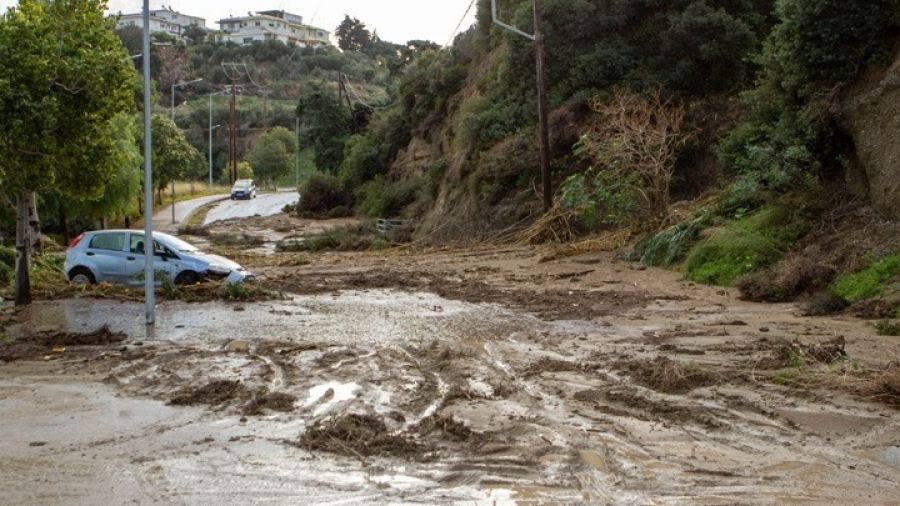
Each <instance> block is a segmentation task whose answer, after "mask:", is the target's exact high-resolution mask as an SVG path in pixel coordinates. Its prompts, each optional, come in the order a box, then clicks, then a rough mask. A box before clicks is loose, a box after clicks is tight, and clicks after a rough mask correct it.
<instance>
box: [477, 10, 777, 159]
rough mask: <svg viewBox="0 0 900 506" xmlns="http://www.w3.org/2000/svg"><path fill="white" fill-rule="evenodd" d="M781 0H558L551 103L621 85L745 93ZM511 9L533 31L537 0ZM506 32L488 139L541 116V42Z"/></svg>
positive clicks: (549, 49)
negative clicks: (537, 90)
mask: <svg viewBox="0 0 900 506" xmlns="http://www.w3.org/2000/svg"><path fill="white" fill-rule="evenodd" d="M773 3H774V1H773V0H757V1H737V2H736V1H732V0H681V1H674V2H656V1H634V0H612V1H609V2H593V1H589V0H548V1H546V2H545V3H544V6H543V14H544V24H545V27H544V31H545V37H546V74H547V82H548V83H549V85H548V93H549V98H550V102H551V105H558V104H562V103H564V102H566V101H568V100H571V99H573V98H580V97H589V96H592V95H595V94H598V93H603V92H606V91H608V90H610V89H611V88H612V87H614V86H624V87H628V88H631V89H633V90H636V91H643V90H648V89H662V90H664V91H667V92H672V93H678V94H681V95H683V96H685V97H703V96H706V95H709V94H716V93H727V92H733V91H735V90H736V89H740V88H741V87H743V86H745V85H746V84H747V83H749V80H750V79H751V78H752V71H753V69H754V65H753V63H752V56H754V55H755V54H756V52H757V51H758V48H759V41H760V40H761V39H762V38H763V37H764V36H765V34H766V32H767V30H768V26H769V23H768V18H767V15H768V13H769V12H771V10H772V5H773ZM501 11H502V12H501V13H500V15H501V17H503V18H504V19H505V20H506V22H508V23H510V24H514V25H516V26H519V27H528V29H526V30H525V31H531V30H530V27H531V26H533V22H532V17H533V14H532V2H530V1H526V0H518V1H517V2H514V3H513V5H509V3H507V7H506V8H505V9H501ZM586 20H590V21H589V22H586ZM481 35H482V36H483V34H481ZM504 36H505V40H506V43H507V46H508V51H506V53H505V56H504V59H503V62H502V64H501V65H500V68H499V69H498V71H497V72H496V76H495V81H493V82H491V83H490V85H489V87H488V90H487V91H488V93H487V94H486V97H487V100H488V101H489V102H490V103H491V104H492V105H493V107H490V108H483V109H482V110H481V111H477V114H475V115H474V116H472V117H471V119H470V121H471V123H472V126H471V127H469V129H470V130H471V131H477V132H483V133H482V134H481V135H482V136H483V137H484V138H483V139H480V140H482V141H484V142H491V141H496V140H499V139H501V138H503V137H504V136H506V135H509V134H510V133H514V132H517V131H519V130H520V129H522V128H523V127H527V126H529V125H534V123H535V122H536V119H537V118H536V114H535V113H534V111H535V109H536V108H535V101H536V93H535V59H534V44H533V43H532V42H531V41H529V40H528V39H526V38H524V37H522V36H520V35H517V34H513V33H511V32H506V33H505V35H504Z"/></svg>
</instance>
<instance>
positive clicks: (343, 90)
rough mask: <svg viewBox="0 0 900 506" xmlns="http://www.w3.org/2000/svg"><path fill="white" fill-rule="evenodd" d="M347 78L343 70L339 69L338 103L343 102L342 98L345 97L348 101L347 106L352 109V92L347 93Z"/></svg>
mask: <svg viewBox="0 0 900 506" xmlns="http://www.w3.org/2000/svg"><path fill="white" fill-rule="evenodd" d="M346 79H347V76H346V75H344V73H343V72H341V71H338V103H340V102H341V98H344V99H345V100H346V101H347V108H348V109H350V110H351V111H352V110H353V105H351V104H350V94H349V93H347V85H346V83H345V81H346Z"/></svg>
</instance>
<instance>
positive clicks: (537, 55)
mask: <svg viewBox="0 0 900 506" xmlns="http://www.w3.org/2000/svg"><path fill="white" fill-rule="evenodd" d="M491 14H492V16H493V19H494V23H496V24H498V25H500V26H502V27H503V28H506V29H507V30H510V31H512V32H515V33H517V34H519V35H521V36H523V37H525V38H527V39H530V40H533V41H534V59H535V67H536V69H535V70H536V71H537V95H538V128H539V137H540V147H541V179H542V181H543V187H544V213H545V214H546V213H547V212H548V211H550V208H552V207H553V189H552V186H553V182H552V180H551V177H550V132H549V127H548V125H547V84H546V72H545V70H544V29H543V18H542V16H541V0H534V35H531V34H529V33H526V32H523V31H522V30H519V29H518V28H516V27H514V26H511V25H507V24H505V23H503V22H501V21H500V20H499V19H497V0H491Z"/></svg>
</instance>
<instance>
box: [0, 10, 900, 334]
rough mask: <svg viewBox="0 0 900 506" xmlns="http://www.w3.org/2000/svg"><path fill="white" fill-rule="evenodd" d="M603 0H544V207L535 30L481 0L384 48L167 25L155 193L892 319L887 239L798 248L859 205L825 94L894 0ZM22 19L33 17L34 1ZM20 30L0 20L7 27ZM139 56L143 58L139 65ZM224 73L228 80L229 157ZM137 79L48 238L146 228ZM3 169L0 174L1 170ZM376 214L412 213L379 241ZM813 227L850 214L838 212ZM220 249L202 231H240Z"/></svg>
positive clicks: (842, 85) (347, 40) (883, 45)
mask: <svg viewBox="0 0 900 506" xmlns="http://www.w3.org/2000/svg"><path fill="white" fill-rule="evenodd" d="M79 5H80V4H79ZM85 5H86V4H85ZM611 6H612V7H613V8H607V7H610V6H605V4H604V6H601V5H599V4H596V3H591V2H570V1H563V0H548V1H547V2H545V3H544V5H543V8H544V10H545V12H544V20H545V26H544V31H545V35H546V50H547V65H546V69H545V70H546V74H547V82H548V83H550V84H549V87H548V89H547V99H548V102H549V106H550V110H551V114H550V124H551V125H550V126H551V130H552V132H553V135H552V143H551V146H550V153H549V155H550V161H551V167H552V181H553V190H552V191H553V201H554V203H555V205H554V208H553V209H551V210H550V211H549V212H547V213H545V212H543V210H542V209H541V203H542V195H541V192H542V191H543V190H542V188H540V184H539V182H540V164H539V158H540V157H539V153H538V148H537V142H536V139H537V137H536V133H537V132H536V130H537V107H536V95H535V64H534V57H533V56H534V53H533V50H534V48H533V44H532V43H531V42H529V41H527V40H525V39H523V38H522V37H518V36H516V35H515V34H511V33H509V32H508V31H506V30H504V29H502V28H501V27H499V26H497V25H495V24H493V23H492V22H491V21H490V20H491V18H492V16H491V2H490V1H489V0H478V2H477V19H478V22H477V23H476V24H475V25H474V26H473V27H472V28H471V29H469V30H467V31H466V32H464V33H461V34H459V35H458V36H457V37H456V38H455V39H454V41H453V43H452V44H451V45H450V46H448V47H446V48H442V47H440V46H439V45H438V44H435V43H434V42H431V41H396V42H388V41H384V40H381V39H379V38H378V36H377V35H376V32H377V30H376V29H377V27H367V26H366V25H365V23H364V20H363V21H361V20H359V19H357V18H354V17H351V16H349V15H348V16H347V17H346V18H345V19H344V21H343V22H342V23H341V25H340V26H338V27H335V28H336V36H337V41H338V47H337V48H335V47H326V48H305V47H299V46H295V45H289V44H283V43H281V42H278V41H267V42H264V43H254V44H251V45H246V46H239V45H236V44H223V43H219V42H216V41H214V40H212V39H211V38H209V37H207V35H208V34H207V33H205V32H204V31H203V30H202V29H196V30H191V31H190V33H189V34H188V37H187V38H186V40H183V41H175V40H172V39H170V38H169V37H168V36H166V35H164V34H155V35H154V37H155V38H156V40H157V41H158V42H162V43H163V44H159V45H155V46H154V49H153V51H152V54H151V55H150V58H151V65H152V70H153V76H152V77H153V79H154V86H155V89H156V90H157V92H156V95H155V96H154V99H153V102H154V105H153V107H154V111H153V112H154V120H153V129H154V139H155V143H154V146H153V149H154V160H156V163H155V164H154V181H155V183H154V186H155V188H154V190H155V196H154V199H155V201H156V203H157V204H158V205H164V204H165V203H167V202H168V200H169V199H170V197H169V195H167V193H170V192H169V191H168V190H169V189H170V188H171V187H170V186H169V185H170V184H176V182H179V181H183V183H177V186H176V190H177V194H178V197H177V198H185V197H187V196H193V195H202V194H204V193H205V192H206V191H207V190H206V187H207V186H208V180H209V177H210V175H212V178H213V180H214V182H215V183H216V184H217V185H218V186H217V188H216V190H214V191H224V189H226V188H227V184H228V183H229V182H230V179H231V178H233V177H234V176H235V174H234V173H233V171H235V170H236V171H237V174H236V175H237V176H239V177H253V178H255V179H257V180H258V181H259V182H260V184H261V185H262V186H264V187H278V186H282V187H283V186H285V185H287V186H289V187H294V186H296V187H297V189H298V192H299V194H300V195H301V199H300V201H299V203H298V205H297V206H296V207H295V208H292V209H289V210H288V211H289V212H291V213H294V214H296V215H297V216H300V217H303V218H316V219H334V218H344V217H356V218H360V219H362V220H363V221H364V222H365V223H366V225H363V226H360V227H355V228H354V229H352V230H351V229H340V230H339V231H336V232H334V233H325V234H321V235H319V236H315V237H304V238H303V239H302V240H300V239H298V238H288V239H286V240H285V241H283V242H282V243H281V244H280V245H279V251H281V252H285V253H289V252H293V251H297V252H305V253H314V252H318V251H322V250H326V249H332V250H343V251H346V250H370V249H372V250H379V249H382V248H388V247H392V246H397V245H406V244H417V245H418V244H422V245H436V244H438V245H439V244H447V243H453V244H461V243H475V242H479V241H498V240H500V241H517V242H526V243H535V242H560V243H569V244H572V245H575V244H579V243H580V244H582V245H589V244H599V243H602V242H604V241H602V240H598V239H597V238H598V237H599V238H602V237H616V238H617V240H616V241H615V242H616V243H617V244H618V245H619V247H621V248H622V249H623V254H625V255H626V256H627V258H630V259H631V260H633V261H636V262H641V263H643V264H646V265H657V266H664V267H666V268H670V269H675V270H679V271H681V272H683V273H684V275H685V276H686V277H687V278H688V279H691V280H693V281H695V282H698V283H707V284H715V285H722V286H736V287H737V288H738V289H739V290H740V292H741V294H742V296H743V297H745V298H747V299H750V300H765V301H785V300H797V299H806V300H808V302H809V306H810V311H811V312H821V311H835V310H837V311H841V310H844V309H846V308H851V309H852V310H853V311H856V312H858V313H859V314H867V315H880V316H884V317H887V316H890V317H892V318H893V317H895V316H897V315H896V313H897V310H898V308H900V298H898V297H897V295H896V294H897V289H896V288H895V287H894V284H895V281H896V280H895V278H896V275H897V273H898V272H897V267H896V266H895V263H896V259H895V258H894V257H895V256H896V255H897V254H898V253H900V244H896V245H894V246H891V245H890V244H883V245H882V246H881V247H874V246H872V245H871V244H869V245H865V246H860V247H859V248H857V251H853V252H844V253H842V254H841V256H840V257H837V256H835V258H831V259H829V261H828V262H825V261H824V260H817V259H815V258H813V257H812V255H809V254H804V253H803V251H812V249H814V248H813V247H812V243H813V242H814V241H816V240H818V241H823V240H825V239H826V237H825V235H824V232H823V231H824V230H826V229H827V225H826V224H824V223H823V221H822V220H823V219H824V218H825V217H828V216H835V215H841V216H847V215H849V214H850V213H852V212H855V211H852V210H851V209H853V208H854V206H859V205H865V202H861V200H860V197H859V193H858V192H856V191H855V190H853V189H852V188H850V186H849V184H848V183H847V181H848V178H849V174H850V173H851V172H853V171H856V172H859V171H860V170H862V169H864V168H862V167H860V162H859V160H858V157H857V156H856V153H855V149H854V145H853V139H852V138H851V136H850V134H849V133H848V132H847V131H846V130H845V129H844V128H842V126H841V123H840V121H838V118H836V113H835V112H834V111H835V107H834V106H835V103H836V100H837V97H838V95H839V94H840V93H841V92H842V91H843V90H845V89H847V88H848V87H850V86H851V85H852V84H853V83H854V82H856V81H858V80H860V79H861V77H862V76H863V75H864V74H865V72H867V71H869V70H871V69H878V68H883V67H884V66H885V65H886V64H888V63H890V61H891V59H892V58H894V56H895V55H894V52H893V48H894V46H895V44H896V42H897V40H898V39H897V34H898V32H900V15H898V12H900V5H898V1H897V0H877V1H875V2H868V3H866V4H864V5H863V4H859V5H857V4H853V5H845V4H844V3H842V2H838V1H837V0H814V1H801V0H780V1H775V0H760V1H753V2H732V1H724V0H721V1H720V0H702V1H701V0H685V1H681V2H669V3H666V4H665V5H659V4H656V3H654V4H652V5H651V4H647V3H645V2H633V1H626V0H616V1H614V2H612V4H611ZM532 8H533V3H532V2H530V1H527V0H506V1H501V2H499V3H498V9H499V11H500V12H499V14H500V16H501V17H502V18H504V19H506V20H507V21H508V22H510V23H511V24H514V25H516V26H519V25H521V26H529V25H530V23H531V20H532V19H533V13H532V11H531V10H532ZM23 12H26V13H30V14H29V15H34V16H37V17H40V16H39V14H37V13H38V12H39V10H38V9H36V10H34V11H33V12H32V11H29V10H28V9H25V11H23ZM54 12H55V11H54ZM60 12H62V11H60ZM60 15H63V14H60ZM65 15H71V13H65ZM588 19H589V20H591V22H586V21H585V20H588ZM17 22H18V18H16V17H15V16H10V15H7V17H5V18H4V19H3V20H2V23H0V26H2V27H3V28H4V29H8V30H12V29H13V28H15V27H16V26H17V25H16V23H17ZM91 22H92V23H95V24H97V26H98V27H100V26H103V27H106V28H105V29H108V27H109V24H108V22H102V21H100V20H97V19H93V18H92V21H91ZM9 33H10V34H12V33H13V32H12V31H10V32H9ZM98 33H99V32H98ZM108 35H109V34H108V32H104V35H103V40H104V43H112V44H114V45H117V47H116V50H117V51H118V52H120V53H122V54H137V53H139V52H140V49H139V46H140V42H141V40H140V39H141V37H140V35H141V34H140V30H139V29H136V28H135V27H129V28H125V29H123V30H119V31H117V32H116V34H115V35H116V36H117V38H115V39H109V37H108ZM117 57H118V54H117ZM118 61H119V63H121V59H119V60H118ZM141 63H142V62H141V59H140V58H137V59H135V60H134V64H135V65H136V67H135V69H137V68H140V65H141ZM14 67H15V65H10V68H14ZM126 67H127V65H126ZM229 68H230V69H231V70H233V72H230V73H229V72H228V71H226V69H229ZM116 75H118V74H116ZM123 78H124V76H123ZM232 78H234V79H237V80H239V81H240V83H238V84H239V85H240V87H241V95H240V96H239V97H236V101H237V107H238V112H239V116H240V121H239V122H238V124H235V125H234V132H235V134H236V135H237V138H238V139H239V142H238V143H237V147H236V151H235V152H234V153H231V152H230V150H229V142H228V141H229V136H230V131H231V130H232V125H231V124H230V102H231V100H230V99H231V97H230V96H229V95H230V93H231V84H232V81H233V79H232ZM188 81H191V82H192V84H190V85H185V86H179V87H178V90H177V96H176V97H172V96H170V94H171V89H172V86H173V85H176V84H181V83H187V82H188ZM138 89H139V84H138V82H137V75H136V73H134V75H131V76H129V77H128V79H124V80H123V81H122V83H121V91H122V97H123V101H121V104H120V105H121V107H120V109H121V110H117V111H115V112H116V114H115V115H111V116H110V117H109V118H108V121H109V122H110V125H113V126H114V127H115V130H116V131H117V132H119V133H120V135H117V136H115V138H110V139H109V140H110V142H115V147H116V150H115V152H116V153H117V156H118V158H116V161H117V162H118V163H117V165H116V167H118V168H119V169H118V170H117V171H113V172H110V174H109V175H108V176H109V177H105V176H106V175H105V176H104V178H102V181H103V188H102V190H103V191H102V192H101V191H100V190H101V188H99V187H98V188H97V189H96V190H97V191H93V190H92V191H93V193H91V195H89V196H87V195H69V194H68V193H71V192H68V193H67V192H59V191H54V190H51V189H50V186H49V185H44V186H42V187H41V188H35V189H37V190H38V191H37V192H36V193H35V195H36V199H37V200H36V204H35V207H36V209H37V210H39V211H40V212H39V215H40V223H41V225H42V228H43V229H44V231H45V232H49V233H51V234H53V235H55V236H56V237H58V238H59V240H58V242H60V243H63V244H64V243H65V242H67V240H68V237H70V236H72V235H74V234H75V233H77V232H78V231H80V230H83V229H85V228H96V227H98V226H104V225H114V224H115V225H124V226H133V225H134V224H135V223H137V222H139V220H140V215H139V213H140V211H141V209H142V206H141V200H140V199H141V197H142V192H141V191H140V185H141V179H140V173H141V164H142V159H141V155H140V142H139V141H140V139H141V132H140V129H141V124H140V122H139V121H137V115H136V111H137V109H138V106H139V105H140V104H139V103H138V101H137V100H136V98H138V97H139V96H140V93H139V92H138ZM126 91H127V93H128V94H129V95H130V96H129V98H128V99H124V97H125V92H126ZM173 98H177V101H176V107H175V109H174V110H171V109H170V107H169V106H168V105H167V104H169V103H171V100H172V99H173ZM173 117H174V121H172V118H173ZM211 128H212V132H210V129H211ZM210 141H212V142H211V145H210ZM109 147H112V145H110V146H109ZM210 153H211V156H210ZM232 156H233V157H234V158H235V160H231V159H230V158H232ZM210 158H211V159H210ZM233 162H234V163H233ZM67 174H69V173H68V172H66V173H62V172H61V173H60V174H59V177H57V182H64V181H67V180H68V179H67V178H69V176H68V175H67ZM81 176H82V175H79V180H80V179H82V177H81ZM3 178H4V185H5V187H8V186H9V183H12V182H13V180H12V179H11V178H12V176H11V174H4V175H3ZM69 179H73V178H69ZM57 186H58V185H57ZM185 186H186V188H185ZM378 218H392V219H399V220H404V221H406V222H409V223H411V225H410V226H409V227H403V228H401V229H399V230H394V231H390V232H389V233H380V232H378V231H377V230H375V228H374V220H375V219H378ZM13 219H14V213H12V212H11V209H9V208H8V206H7V207H3V208H2V209H0V225H2V229H3V231H5V232H6V233H5V234H4V235H5V236H7V237H10V236H12V235H14V234H12V233H11V232H12V231H13ZM829 225H830V226H832V227H833V228H835V229H838V228H839V227H841V226H846V227H852V223H851V221H850V220H849V219H845V220H844V221H843V222H839V221H835V220H834V219H832V221H831V222H830V224H829ZM197 227H198V223H196V222H195V223H190V224H187V225H186V227H185V228H184V230H185V231H189V230H196V229H197ZM844 235H847V234H844ZM232 242H236V243H235V244H218V245H216V246H215V247H219V248H231V249H232V250H237V249H239V248H242V247H244V246H248V244H245V243H247V241H246V240H244V239H241V238H234V239H233V240H232ZM237 243H240V244H237ZM582 247H588V246H582ZM576 249H577V248H576ZM837 249H839V250H841V251H844V250H845V249H844V248H837ZM2 269H3V267H0V276H7V277H8V276H9V273H4V271H3V270H2ZM873 300H874V301H878V302H877V303H875V302H872V301H873Z"/></svg>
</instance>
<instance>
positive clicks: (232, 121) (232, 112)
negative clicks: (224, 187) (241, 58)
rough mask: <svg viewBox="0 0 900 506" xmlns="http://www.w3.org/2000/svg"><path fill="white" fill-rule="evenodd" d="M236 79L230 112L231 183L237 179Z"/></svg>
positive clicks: (229, 161)
mask: <svg viewBox="0 0 900 506" xmlns="http://www.w3.org/2000/svg"><path fill="white" fill-rule="evenodd" d="M236 87H237V86H236V84H235V80H234V79H232V80H231V110H230V111H229V113H228V122H229V133H228V166H229V167H230V168H229V172H228V174H229V176H230V177H229V183H230V184H234V182H235V181H236V180H237V173H238V170H237V128H236V127H237V122H236V121H235V116H236V115H235V111H237V94H236V93H235V91H236Z"/></svg>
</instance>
